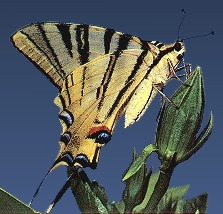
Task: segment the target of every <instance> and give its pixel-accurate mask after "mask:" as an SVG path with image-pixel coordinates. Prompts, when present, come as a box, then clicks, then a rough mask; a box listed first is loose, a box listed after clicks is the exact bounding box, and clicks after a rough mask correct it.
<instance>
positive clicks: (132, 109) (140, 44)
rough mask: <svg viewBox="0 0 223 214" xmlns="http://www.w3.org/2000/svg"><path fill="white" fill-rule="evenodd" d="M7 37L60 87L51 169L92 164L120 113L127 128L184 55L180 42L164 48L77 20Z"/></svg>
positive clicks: (32, 27)
mask: <svg viewBox="0 0 223 214" xmlns="http://www.w3.org/2000/svg"><path fill="white" fill-rule="evenodd" d="M11 40H12V43H13V44H14V45H15V47H16V48H17V49H18V50H19V51H20V52H21V53H23V54H24V55H25V56H26V57H27V58H28V59H29V60H30V61H31V62H32V63H33V64H34V65H36V66H37V67H38V68H39V69H40V70H41V71H42V72H43V73H44V75H46V76H47V77H48V78H49V79H50V80H51V82H52V83H53V84H54V85H55V86H56V87H57V88H58V89H59V94H58V96H57V97H56V99H55V103H56V104H57V105H58V106H59V107H60V109H61V111H60V113H59V119H60V121H61V124H62V127H63V131H62V135H61V139H60V151H59V154H58V156H57V159H56V161H55V163H54V165H53V167H52V169H51V170H53V169H54V168H55V167H56V166H58V165H60V164H65V165H71V166H73V165H80V166H82V167H85V166H90V167H91V168H95V167H96V165H97V163H98V158H99V154H100V148H101V146H103V145H104V144H106V143H107V142H108V141H109V140H110V139H111V135H112V133H113V130H114V127H115V124H116V122H117V120H118V119H119V118H120V116H121V115H122V114H124V113H125V126H128V125H130V124H133V123H134V122H135V121H137V120H138V119H139V118H140V117H141V116H142V115H143V113H144V112H145V110H146V109H147V107H148V105H149V104H150V102H151V100H152V99H153V97H154V95H155V94H156V91H155V90H154V88H153V85H154V84H160V83H161V84H163V85H165V84H166V83H167V81H168V80H169V77H170V63H169V62H171V66H172V67H173V69H175V68H176V67H177V65H178V64H179V62H180V58H181V56H182V54H183V53H184V45H183V43H182V42H180V41H176V42H175V43H174V44H171V45H167V46H166V45H164V44H162V43H160V42H157V41H152V42H146V41H143V40H141V39H140V38H138V37H135V36H131V35H128V34H124V33H120V32H115V31H114V30H112V29H108V28H101V27H96V26H88V25H78V24H62V23H37V24H31V25H29V26H27V27H25V28H23V29H21V30H19V31H18V32H17V33H15V34H14V35H13V36H12V38H11Z"/></svg>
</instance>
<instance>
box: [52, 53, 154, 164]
mask: <svg viewBox="0 0 223 214" xmlns="http://www.w3.org/2000/svg"><path fill="white" fill-rule="evenodd" d="M142 58H143V60H142ZM152 58H153V55H152V54H151V53H150V52H147V53H146V54H145V52H144V51H143V50H139V49H132V50H124V51H123V52H122V53H121V54H120V55H119V56H118V57H116V56H115V55H114V54H106V55H103V56H101V57H98V58H96V59H95V60H92V61H91V62H89V63H86V64H84V65H82V66H79V67H78V68H77V69H75V70H74V71H73V72H72V73H70V74H69V75H68V76H67V78H66V80H65V82H64V85H63V88H62V90H61V93H60V94H59V95H58V97H57V98H56V99H55V103H56V104H57V105H58V106H59V107H60V108H61V113H60V116H59V117H60V120H61V123H62V126H63V134H62V137H61V141H60V145H61V149H60V152H59V155H58V157H57V161H56V164H63V163H65V164H67V163H66V161H67V154H72V157H73V158H75V157H77V156H78V155H80V154H81V155H83V154H84V155H85V156H86V157H87V159H88V161H89V163H90V164H91V167H92V168H94V167H95V166H96V163H97V162H98V157H99V152H100V147H101V146H102V145H103V144H101V143H97V142H96V138H91V137H89V136H91V135H92V134H93V133H94V134H96V133H97V132H101V131H107V132H108V133H109V134H110V135H112V133H113V130H114V126H115V124H116V122H117V120H118V119H119V118H120V116H121V115H122V114H123V113H124V112H125V107H126V105H127V104H128V101H129V100H130V98H131V96H132V95H133V93H134V91H135V90H136V89H137V87H138V85H140V83H141V82H142V80H143V79H144V77H145V76H146V74H147V69H148V63H149V62H150V63H151V62H152ZM136 65H137V66H136ZM148 90H151V88H148ZM147 101H148V100H146V102H147ZM144 105H146V103H144ZM127 117H128V115H126V118H127ZM67 121H70V123H69V122H67ZM71 121H72V122H71ZM95 136H96V135H95ZM65 157H66V158H65ZM64 158H65V159H66V160H64ZM70 159H71V158H70ZM61 160H64V161H61Z"/></svg>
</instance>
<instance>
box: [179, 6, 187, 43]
mask: <svg viewBox="0 0 223 214" xmlns="http://www.w3.org/2000/svg"><path fill="white" fill-rule="evenodd" d="M181 12H182V13H183V17H182V19H181V22H180V25H179V28H178V32H177V40H179V38H180V29H181V26H182V24H183V22H184V18H185V16H186V11H185V10H184V9H182V10H181Z"/></svg>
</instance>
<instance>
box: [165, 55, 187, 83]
mask: <svg viewBox="0 0 223 214" xmlns="http://www.w3.org/2000/svg"><path fill="white" fill-rule="evenodd" d="M167 62H168V66H169V72H170V74H169V77H168V78H170V79H171V78H176V79H177V80H178V81H180V82H181V84H183V85H185V86H189V85H188V84H185V83H184V82H183V81H182V80H181V79H180V78H179V76H178V75H177V74H176V72H177V71H179V70H182V69H184V68H185V67H187V66H189V64H188V65H184V66H182V67H180V68H177V69H175V68H174V66H173V64H172V62H171V60H170V59H167ZM186 77H188V75H187V74H186Z"/></svg>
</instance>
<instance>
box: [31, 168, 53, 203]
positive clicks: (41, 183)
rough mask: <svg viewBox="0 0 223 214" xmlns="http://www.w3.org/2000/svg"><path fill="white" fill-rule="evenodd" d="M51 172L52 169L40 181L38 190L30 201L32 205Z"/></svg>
mask: <svg viewBox="0 0 223 214" xmlns="http://www.w3.org/2000/svg"><path fill="white" fill-rule="evenodd" d="M49 173H50V170H49V171H48V172H47V173H46V175H45V176H44V178H43V180H42V181H41V182H40V184H39V186H38V188H37V189H36V191H35V193H34V195H33V197H32V199H31V201H30V202H29V206H31V205H32V203H33V200H34V199H35V198H36V196H37V194H38V193H39V190H40V188H41V186H42V185H43V183H44V181H45V179H46V178H47V176H48V175H49Z"/></svg>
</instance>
